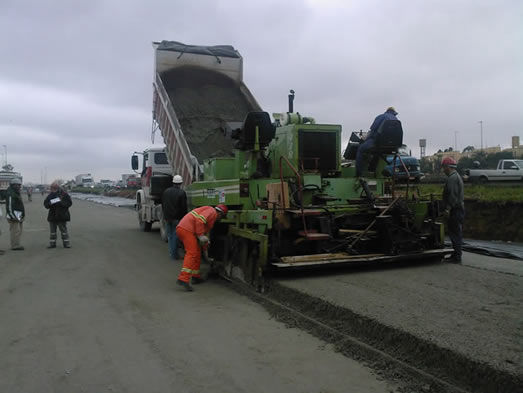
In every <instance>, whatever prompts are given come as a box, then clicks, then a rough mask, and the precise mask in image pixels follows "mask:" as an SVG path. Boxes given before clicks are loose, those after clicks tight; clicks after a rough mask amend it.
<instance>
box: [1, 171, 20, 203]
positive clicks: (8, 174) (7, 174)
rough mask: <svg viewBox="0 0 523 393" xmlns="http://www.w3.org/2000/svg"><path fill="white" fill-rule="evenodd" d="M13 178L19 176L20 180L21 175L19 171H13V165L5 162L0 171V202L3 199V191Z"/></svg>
mask: <svg viewBox="0 0 523 393" xmlns="http://www.w3.org/2000/svg"><path fill="white" fill-rule="evenodd" d="M14 178H19V179H20V181H21V180H22V175H21V174H20V172H15V171H14V167H13V166H12V165H11V164H7V163H6V164H5V165H4V166H3V167H2V170H1V171H0V202H3V201H4V199H5V196H4V192H5V190H7V188H8V187H9V184H10V183H11V180H12V179H14Z"/></svg>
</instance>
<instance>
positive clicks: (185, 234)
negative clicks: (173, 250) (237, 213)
mask: <svg viewBox="0 0 523 393" xmlns="http://www.w3.org/2000/svg"><path fill="white" fill-rule="evenodd" d="M228 210H229V209H228V208H227V206H225V205H218V206H216V207H212V206H202V207H197V208H196V209H194V210H191V211H190V212H189V213H187V214H186V215H185V216H184V217H183V218H182V220H181V221H180V223H179V224H178V225H177V226H176V236H178V239H180V240H181V241H182V242H183V246H184V248H185V257H184V258H183V267H182V271H181V272H180V275H179V276H178V280H177V281H176V282H177V284H178V285H181V286H182V287H183V288H184V289H185V290H186V291H193V290H194V289H193V287H192V284H200V283H201V282H203V279H202V278H201V277H200V260H201V256H202V255H201V250H204V251H206V250H207V246H208V245H209V232H210V231H211V229H212V227H213V226H214V224H215V223H216V221H219V220H221V219H222V218H223V217H225V216H226V215H227V211H228Z"/></svg>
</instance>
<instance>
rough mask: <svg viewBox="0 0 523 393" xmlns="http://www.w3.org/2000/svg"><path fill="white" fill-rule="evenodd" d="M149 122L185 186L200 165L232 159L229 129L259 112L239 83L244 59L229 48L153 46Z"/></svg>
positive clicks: (248, 93) (173, 42)
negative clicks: (252, 113) (152, 123)
mask: <svg viewBox="0 0 523 393" xmlns="http://www.w3.org/2000/svg"><path fill="white" fill-rule="evenodd" d="M154 45H155V73H156V75H155V78H154V84H153V85H154V99H153V104H154V113H153V119H154V121H155V124H156V126H157V127H158V128H159V129H160V130H161V132H162V135H163V137H164V140H165V143H166V147H167V149H166V150H167V156H168V158H169V161H170V163H171V166H173V169H174V170H175V171H176V172H177V173H180V174H181V175H182V177H183V179H184V183H185V184H189V183H191V182H192V181H193V180H194V179H196V178H197V177H198V174H199V173H200V172H201V169H200V165H201V164H202V163H203V160H205V159H207V158H211V157H219V156H221V157H224V156H229V155H231V154H232V149H233V141H232V140H231V139H230V137H229V135H227V130H228V123H231V122H233V123H234V122H238V123H240V122H243V120H244V119H245V117H246V115H247V113H249V112H251V111H259V110H260V106H259V105H258V103H257V102H256V100H255V99H254V97H253V95H252V94H251V93H250V91H249V89H248V88H247V86H246V85H245V84H244V83H243V59H242V57H241V55H240V54H239V52H238V51H236V50H235V49H234V48H233V47H232V46H227V45H221V46H194V45H185V44H182V43H179V42H175V41H162V42H160V43H155V44H154Z"/></svg>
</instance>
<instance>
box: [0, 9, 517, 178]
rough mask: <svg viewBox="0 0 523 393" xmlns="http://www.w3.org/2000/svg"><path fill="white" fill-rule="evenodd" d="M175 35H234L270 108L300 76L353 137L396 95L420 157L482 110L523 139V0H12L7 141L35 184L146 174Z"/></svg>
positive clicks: (299, 85) (468, 138) (497, 128)
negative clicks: (137, 170) (157, 95)
mask: <svg viewBox="0 0 523 393" xmlns="http://www.w3.org/2000/svg"><path fill="white" fill-rule="evenodd" d="M160 40H175V41H181V42H184V43H186V44H199V45H219V44H229V45H233V46H234V47H235V48H236V49H237V50H238V51H239V52H240V53H241V54H242V56H243V58H244V78H245V82H246V84H247V86H249V88H250V90H251V91H252V93H253V94H254V96H255V97H256V99H257V100H258V102H259V103H260V104H261V106H262V107H263V109H264V110H267V111H268V112H270V113H272V112H282V111H286V110H287V93H288V90H289V89H290V88H292V89H294V90H295V91H296V100H295V110H297V111H299V112H300V113H302V114H307V115H310V116H313V117H315V119H316V121H317V122H322V123H337V124H341V125H342V126H343V130H344V138H345V139H347V138H348V135H349V134H350V131H353V130H359V129H363V130H366V129H368V127H369V126H370V124H371V122H372V120H373V119H374V117H375V116H376V115H377V114H379V113H381V112H383V111H384V109H385V108H386V107H387V106H389V105H393V106H395V107H396V109H397V110H398V112H399V119H400V120H401V121H402V123H403V128H404V131H405V141H406V142H407V143H408V144H409V145H410V147H411V148H412V151H413V154H414V153H415V154H416V155H418V154H419V148H418V140H419V139H420V138H426V139H427V151H428V152H429V153H433V152H434V151H436V150H437V149H439V148H445V147H449V146H454V137H455V132H456V131H457V132H458V134H457V142H458V148H459V149H463V148H464V147H465V146H467V145H474V146H476V147H479V145H480V125H479V123H478V121H479V120H482V121H483V127H484V144H485V145H486V144H488V145H489V146H492V145H498V144H499V145H501V146H502V147H508V146H509V145H510V138H511V136H512V135H519V136H520V137H523V1H521V0H491V1H486V0H469V1H460V0H448V1H447V0H434V1H431V0H423V1H422V0H419V1H418V0H394V1H389V0H383V1H379V0H345V1H341V0H340V1H338V0H324V1H321V0H285V1H283V0H282V1H271V0H243V1H242V0H237V1H233V0H228V1H227V0H224V1H220V0H200V1H199V0H188V1H181V0H165V1H159V0H158V1H157V0H147V1H146V0H143V1H139V0H113V1H111V0H105V1H104V0H90V1H73V0H63V1H59V0H47V1H41V0H33V1H29V0H1V1H0V50H1V60H0V145H7V159H8V161H9V162H10V163H11V164H12V165H14V166H15V169H16V170H18V171H20V172H22V175H23V176H24V181H25V182H40V180H41V178H42V177H44V175H46V178H47V180H48V182H50V181H51V180H53V179H55V178H61V179H71V178H73V177H74V176H75V175H76V174H79V173H86V172H90V173H92V174H93V176H94V178H95V180H99V179H101V178H109V179H119V178H120V175H121V174H122V173H129V172H131V171H130V168H129V167H130V156H131V154H132V152H133V151H135V150H143V149H144V148H145V147H148V146H150V145H151V134H150V130H151V106H152V105H151V103H152V88H151V86H152V76H153V49H152V46H151V43H152V41H160ZM160 138H161V137H160ZM522 139H523V138H522ZM155 142H156V144H158V143H159V140H158V138H157V139H156V141H155ZM0 148H2V149H1V151H2V163H3V161H4V155H3V150H4V149H3V146H0Z"/></svg>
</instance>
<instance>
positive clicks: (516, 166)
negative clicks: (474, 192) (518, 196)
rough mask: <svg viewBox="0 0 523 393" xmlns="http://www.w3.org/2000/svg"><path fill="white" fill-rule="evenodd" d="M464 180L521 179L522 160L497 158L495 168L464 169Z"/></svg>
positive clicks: (522, 170) (522, 176) (484, 181)
mask: <svg viewBox="0 0 523 393" xmlns="http://www.w3.org/2000/svg"><path fill="white" fill-rule="evenodd" d="M464 178H465V180H468V181H470V182H479V183H486V182H489V181H508V180H512V181H518V180H522V181H523V160H499V162H498V167H497V169H466V170H465V177H464Z"/></svg>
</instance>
